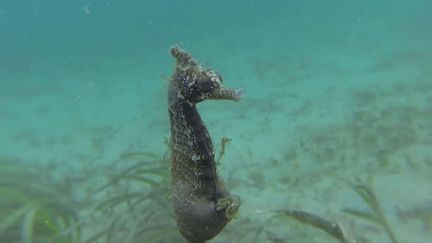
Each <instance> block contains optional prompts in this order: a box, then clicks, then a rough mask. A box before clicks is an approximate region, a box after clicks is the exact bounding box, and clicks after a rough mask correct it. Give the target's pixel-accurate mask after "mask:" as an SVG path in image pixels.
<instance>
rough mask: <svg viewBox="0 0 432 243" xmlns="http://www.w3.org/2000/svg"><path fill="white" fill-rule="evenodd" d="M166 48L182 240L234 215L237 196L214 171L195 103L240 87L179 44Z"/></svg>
mask: <svg viewBox="0 0 432 243" xmlns="http://www.w3.org/2000/svg"><path fill="white" fill-rule="evenodd" d="M170 52H171V55H172V56H173V57H174V58H175V59H176V67H175V72H174V74H173V75H172V76H171V77H170V80H169V85H168V112H169V117H170V124H171V139H170V146H169V147H170V152H171V166H170V171H171V177H172V178H171V187H172V200H173V207H174V213H175V218H176V223H177V228H178V229H179V231H180V233H181V234H182V235H183V237H184V238H185V239H186V241H187V242H188V243H203V242H206V241H207V240H210V239H212V238H213V237H215V236H216V235H217V234H219V232H221V231H222V229H223V228H224V227H225V225H226V224H227V223H228V222H229V221H230V220H231V219H233V218H234V216H235V215H236V213H237V211H238V209H239V206H240V198H239V197H238V196H236V195H232V194H231V193H230V192H229V191H228V190H227V189H226V188H225V187H224V185H223V183H222V181H221V180H220V179H219V177H218V174H217V171H216V163H215V152H214V148H213V144H212V140H211V138H210V135H209V133H208V131H207V128H206V126H205V124H204V123H203V121H202V120H201V117H200V115H199V113H198V110H197V107H196V105H197V103H199V102H202V101H204V100H210V99H213V100H234V101H238V100H239V99H240V98H241V96H242V94H243V90H242V89H229V88H225V87H224V86H223V85H222V77H221V76H220V75H219V74H217V73H216V72H215V71H214V70H213V69H211V68H204V67H203V66H202V65H200V64H199V63H198V62H197V60H195V59H194V58H193V57H192V56H191V55H190V54H189V53H187V52H186V51H184V50H183V49H181V48H180V47H178V46H175V47H173V48H171V50H170Z"/></svg>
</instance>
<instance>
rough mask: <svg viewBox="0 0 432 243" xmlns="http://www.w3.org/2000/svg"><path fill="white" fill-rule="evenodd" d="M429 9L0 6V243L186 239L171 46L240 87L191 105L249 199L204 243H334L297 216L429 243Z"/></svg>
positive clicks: (227, 175) (230, 184)
mask: <svg viewBox="0 0 432 243" xmlns="http://www.w3.org/2000/svg"><path fill="white" fill-rule="evenodd" d="M431 10H432V2H430V1H426V0H413V1H402V0H395V1H389V0H378V1H371V0H365V1H353V0H348V1H342V0H329V1H318V0H304V1H300V0H291V1H277V0H268V1H258V0H252V1H227V0H221V1H194V0H190V1H180V0H177V1H174V0H166V1H155V0H154V1H150V0H147V1H137V0H123V1H120V0H117V1H109V0H108V1H100V0H98V1H96V0H95V1H80V0H77V1H70V0H69V1H66V0H55V1H54V0H51V1H50V0H44V1H41V0H33V1H30V0H20V1H18V0H2V1H1V2H0V242H1V243H3V242H4V243H9V242H11V243H14V242H26V243H27V242H43V243H46V242H47V241H50V242H82V243H87V242H112V243H120V242H122V243H126V242H130V243H135V242H136V243H141V242H167V243H168V242H184V241H183V239H182V237H181V235H180V234H179V233H178V232H177V230H176V226H175V221H174V216H173V213H172V211H171V210H172V209H171V198H170V191H169V187H170V183H169V171H168V168H169V156H168V155H167V152H168V146H167V144H166V141H167V139H168V138H169V136H170V135H169V131H170V130H169V129H170V128H169V119H168V112H167V94H166V90H167V78H168V77H169V76H170V75H171V74H172V73H173V68H174V59H173V58H172V57H171V56H170V55H169V51H168V50H169V48H170V47H172V46H173V45H176V44H178V45H180V46H181V47H182V48H184V49H186V50H187V51H189V52H191V53H192V54H193V55H194V56H195V57H196V58H197V59H198V60H199V61H201V62H203V63H204V64H205V65H206V66H210V67H212V68H214V69H215V70H216V71H217V72H218V73H220V74H221V75H222V77H223V80H224V84H225V85H226V86H228V87H233V88H240V87H241V88H244V89H245V90H246V93H245V95H244V98H243V99H242V100H241V101H240V102H238V103H233V102H210V101H209V102H205V103H202V104H200V105H199V106H198V108H199V111H200V112H201V114H202V118H203V120H204V122H205V123H206V125H207V128H208V130H209V132H210V134H211V136H212V139H213V143H214V145H215V149H216V155H218V154H219V151H220V150H221V145H220V140H221V139H222V138H223V137H228V138H230V139H232V141H231V142H230V143H229V144H228V145H227V147H226V152H225V154H224V156H223V158H222V160H221V162H220V165H219V167H218V171H219V174H220V176H221V178H222V179H223V181H224V182H225V185H226V187H227V188H229V189H230V191H231V192H233V193H235V194H237V195H239V196H240V197H241V199H242V206H241V208H240V211H239V214H238V216H237V218H236V219H235V220H233V221H232V222H230V223H229V224H228V225H227V227H226V228H225V229H224V231H222V233H220V234H219V235H218V236H217V237H216V238H214V239H213V240H212V241H211V242H215V243H216V242H220V243H222V242H296V243H303V242H304V243H306V242H308V243H311V242H317V243H318V242H319V243H321V242H338V241H337V240H336V239H334V238H332V237H331V236H330V235H328V234H326V233H325V232H324V231H322V230H320V229H317V228H316V227H313V226H310V225H307V224H303V223H301V222H298V221H296V220H295V219H293V218H289V217H286V216H283V215H282V214H281V213H277V212H275V210H288V209H289V210H302V211H305V212H309V213H312V214H314V215H318V216H320V217H322V218H325V219H327V220H329V221H331V222H337V223H338V224H339V225H341V226H342V228H343V229H344V233H345V234H346V236H347V238H349V240H350V241H349V242H357V243H369V242H399V243H404V242H406V243H424V242H428V241H430V239H431V238H432V206H431V205H432V187H431V186H430V185H432V180H431V175H432V152H431V151H432V149H431V145H432V125H431V124H432V45H431V43H432V14H431ZM128 168H129V169H128ZM358 185H361V186H364V187H366V188H368V189H369V190H372V192H373V193H374V194H375V196H376V200H377V202H378V204H379V206H380V208H381V210H380V213H381V214H382V215H384V216H383V217H384V218H385V221H386V223H383V221H382V220H381V221H380V220H377V218H376V217H377V216H376V215H377V211H374V209H373V207H370V204H368V201H367V200H365V198H362V196H361V195H362V194H361V193H358V192H359V191H358V190H357V191H356V189H358V187H356V186H358ZM47 195H53V196H52V198H51V197H49V196H47ZM54 195H55V196H54ZM369 203H370V201H369ZM375 206H376V204H375ZM50 209H51V210H50ZM353 212H354V213H353ZM355 212H357V214H356V213H355ZM362 213H363V214H362ZM380 213H378V214H380ZM371 215H372V216H371ZM365 218H367V219H365ZM32 222H33V223H32ZM44 222H45V223H44ZM384 224H387V229H386V226H385V225H384ZM388 228H390V231H392V232H393V233H394V237H393V239H391V238H390V234H389V231H388ZM71 232H74V233H76V232H79V233H77V234H74V235H72V233H71ZM51 235H56V238H52V237H51ZM59 235H60V236H59ZM65 235H66V236H67V237H65ZM348 236H349V237H348ZM41 237H42V238H41ZM43 237H45V238H43Z"/></svg>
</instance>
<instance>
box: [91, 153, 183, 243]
mask: <svg viewBox="0 0 432 243" xmlns="http://www.w3.org/2000/svg"><path fill="white" fill-rule="evenodd" d="M168 166H169V162H168V161H167V160H165V159H160V158H158V156H157V155H154V154H150V153H145V152H130V153H124V154H122V155H120V156H119V158H118V159H116V160H114V162H113V164H112V165H110V166H109V167H110V170H109V171H113V170H114V171H115V172H110V173H107V174H106V175H105V176H104V177H105V180H106V182H105V183H104V184H102V185H101V186H99V187H98V188H96V189H95V190H93V191H92V192H91V194H90V195H89V197H88V199H89V202H90V203H91V204H92V211H93V212H94V215H95V219H96V221H102V222H105V223H104V224H102V225H99V227H98V229H96V230H95V231H94V232H92V233H91V234H90V235H89V236H88V237H86V239H85V240H84V243H90V242H92V243H93V242H119V241H120V240H121V241H122V242H124V243H133V242H149V243H151V242H161V241H163V242H175V241H178V240H179V239H180V238H179V237H180V235H179V234H178V232H177V229H176V226H175V223H174V221H173V220H172V212H171V211H170V210H167V209H169V208H170V204H171V200H170V199H169V192H170V190H169V185H170V182H169V170H168ZM113 168H116V169H113ZM107 171H108V170H107Z"/></svg>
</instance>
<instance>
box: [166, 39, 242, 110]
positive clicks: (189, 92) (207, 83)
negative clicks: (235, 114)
mask: <svg viewBox="0 0 432 243" xmlns="http://www.w3.org/2000/svg"><path fill="white" fill-rule="evenodd" d="M171 55H172V56H173V57H175V58H176V60H177V63H176V71H175V73H174V75H173V76H172V78H171V82H174V84H173V85H174V86H175V87H176V89H177V96H178V97H180V98H183V99H185V100H186V101H188V102H190V103H193V104H194V103H198V102H201V101H203V100H206V99H228V100H236V101H237V100H239V99H240V97H241V95H242V93H243V91H242V90H241V89H228V88H225V87H223V85H222V77H221V76H220V75H219V74H218V73H216V72H215V71H214V70H213V69H211V68H204V67H203V66H202V65H200V64H198V62H197V61H196V60H195V59H193V58H192V57H191V56H190V55H189V54H188V53H187V52H185V51H184V50H182V49H180V48H179V47H177V46H176V47H173V48H171Z"/></svg>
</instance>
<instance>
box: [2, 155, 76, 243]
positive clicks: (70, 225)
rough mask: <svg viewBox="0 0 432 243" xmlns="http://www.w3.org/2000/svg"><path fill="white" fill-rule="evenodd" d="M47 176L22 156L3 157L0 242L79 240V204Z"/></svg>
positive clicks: (33, 242) (56, 242)
mask: <svg viewBox="0 0 432 243" xmlns="http://www.w3.org/2000/svg"><path fill="white" fill-rule="evenodd" d="M47 178H48V177H45V176H44V171H40V170H37V169H35V168H29V165H26V164H24V163H22V162H21V161H19V160H15V159H9V158H3V159H1V161H0V242H10V243H21V242H22V243H30V242H32V243H78V242H80V234H81V231H80V223H79V219H78V213H77V211H76V205H75V204H74V202H73V200H72V199H71V197H70V195H68V194H67V193H66V192H65V191H62V190H60V189H58V188H56V187H55V183H50V182H51V181H49V179H47Z"/></svg>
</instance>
